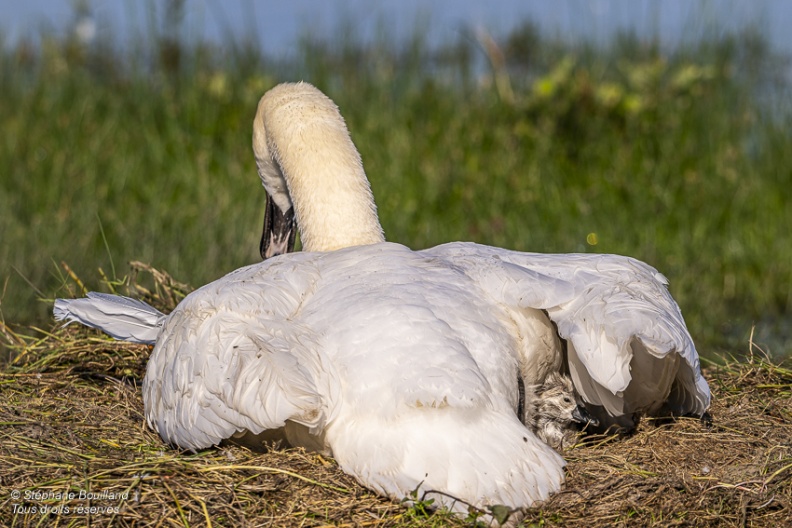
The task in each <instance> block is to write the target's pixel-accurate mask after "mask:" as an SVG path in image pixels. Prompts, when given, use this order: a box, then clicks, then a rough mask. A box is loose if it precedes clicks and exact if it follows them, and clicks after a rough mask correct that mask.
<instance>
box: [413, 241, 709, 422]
mask: <svg viewBox="0 0 792 528" xmlns="http://www.w3.org/2000/svg"><path fill="white" fill-rule="evenodd" d="M426 252H427V253H431V254H433V255H442V256H445V257H446V258H448V259H449V260H450V261H451V262H454V263H455V264H456V265H458V266H461V267H463V268H464V269H465V272H466V273H468V274H469V275H470V276H471V277H472V278H474V280H476V281H477V282H478V283H479V284H480V285H482V287H483V288H484V290H485V291H486V292H487V293H488V294H489V295H491V296H492V297H493V298H494V299H495V300H497V301H498V302H503V303H505V304H507V305H511V306H514V307H515V308H517V309H525V308H531V307H532V308H541V309H543V310H546V312H547V314H548V316H549V317H550V319H552V321H553V322H554V323H555V324H556V326H557V328H558V333H559V335H560V336H561V337H562V338H563V339H566V340H567V356H568V364H569V369H570V374H571V376H572V379H573V381H574V384H575V388H576V390H577V391H578V393H580V394H581V396H582V397H583V399H584V400H585V401H586V402H587V403H588V404H590V405H591V406H594V407H601V408H603V409H604V411H605V415H606V416H604V415H602V414H599V415H598V417H600V418H604V424H607V423H608V422H609V420H608V419H607V417H608V416H610V417H611V418H613V417H619V416H628V417H631V415H632V414H634V413H648V414H659V413H671V414H675V415H685V414H694V415H701V414H702V413H704V412H705V411H706V409H707V407H708V406H709V400H710V393H709V387H708V385H707V382H706V381H705V380H704V378H703V377H702V375H701V367H700V364H699V358H698V354H697V352H696V349H695V346H694V344H693V341H692V339H691V337H690V334H689V333H688V331H687V327H686V326H685V322H684V320H683V318H682V315H681V313H680V311H679V307H678V306H677V304H676V302H674V300H673V298H672V297H671V295H670V294H669V292H668V289H667V287H666V285H667V284H668V281H667V280H666V279H665V277H664V276H663V275H662V274H660V273H659V272H658V271H657V270H655V269H654V268H652V267H651V266H649V265H647V264H645V263H643V262H640V261H638V260H635V259H632V258H628V257H621V256H617V255H587V254H564V255H547V254H534V253H519V252H514V251H507V250H502V249H498V248H491V247H486V246H479V245H476V244H468V243H453V244H446V245H443V246H438V247H437V248H433V249H431V250H426ZM614 421H618V420H610V422H611V423H613V422H614Z"/></svg>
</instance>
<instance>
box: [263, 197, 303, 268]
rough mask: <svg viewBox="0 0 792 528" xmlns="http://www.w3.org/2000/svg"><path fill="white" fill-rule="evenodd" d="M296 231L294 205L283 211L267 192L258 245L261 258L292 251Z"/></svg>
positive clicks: (265, 258)
mask: <svg viewBox="0 0 792 528" xmlns="http://www.w3.org/2000/svg"><path fill="white" fill-rule="evenodd" d="M296 233H297V224H296V222H295V221H294V207H292V208H290V209H289V210H288V211H286V212H285V213H283V212H282V211H281V210H280V208H279V207H278V206H277V205H275V202H274V201H273V200H272V197H271V196H270V195H269V194H268V195H267V205H266V207H265V208H264V230H263V231H262V233H261V244H260V245H259V250H260V251H261V258H262V259H264V260H267V259H268V258H270V257H275V256H278V255H283V254H284V253H291V252H292V251H294V236H295V234H296Z"/></svg>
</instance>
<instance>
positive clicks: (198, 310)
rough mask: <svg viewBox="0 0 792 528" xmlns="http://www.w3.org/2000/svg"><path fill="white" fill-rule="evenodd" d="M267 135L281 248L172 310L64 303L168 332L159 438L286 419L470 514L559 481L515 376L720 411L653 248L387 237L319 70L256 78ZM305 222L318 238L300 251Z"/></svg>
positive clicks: (151, 412)
mask: <svg viewBox="0 0 792 528" xmlns="http://www.w3.org/2000/svg"><path fill="white" fill-rule="evenodd" d="M253 148H254V153H255V158H256V164H257V168H258V173H259V176H260V179H261V181H262V184H263V186H264V188H265V190H266V192H267V196H268V198H267V200H268V201H267V205H266V210H267V212H266V214H265V221H264V230H263V233H262V241H261V248H260V249H261V252H262V256H264V257H266V260H264V261H263V262H260V263H258V264H254V265H250V266H247V267H243V268H241V269H238V270H236V271H233V272H231V273H229V274H228V275H226V276H225V277H223V278H221V279H219V280H217V281H215V282H212V283H210V284H207V285H205V286H203V287H202V288H200V289H198V290H196V291H194V292H192V293H191V294H190V295H188V296H187V297H186V298H185V299H184V300H183V301H182V302H181V303H180V304H179V305H178V306H177V307H176V308H175V309H174V311H173V312H172V313H170V314H169V315H167V316H166V315H164V314H161V313H159V312H158V311H156V310H155V309H153V308H151V307H148V305H145V303H139V301H133V300H129V299H124V298H118V297H116V296H109V295H103V294H92V295H91V296H89V297H87V298H84V299H73V300H65V299H59V300H57V301H56V303H55V308H54V312H55V317H56V319H58V320H66V321H67V322H70V321H79V322H81V323H83V324H87V325H89V326H94V327H97V328H100V329H102V330H105V331H107V332H108V333H110V334H111V335H113V336H115V337H119V338H121V339H127V340H131V341H138V342H148V343H152V344H155V346H154V349H153V351H152V354H151V357H150V359H149V362H148V365H147V369H146V375H145V378H144V381H143V399H144V407H145V416H146V420H147V423H148V425H149V426H150V427H151V428H153V429H154V430H156V431H157V432H158V433H159V434H160V435H161V437H162V438H163V439H164V440H165V441H166V442H169V443H171V444H174V445H176V446H178V447H180V448H183V449H188V450H193V451H195V450H199V449H204V448H208V447H211V446H213V445H216V444H218V443H220V442H221V441H223V440H226V439H229V438H232V437H237V436H241V435H254V436H255V435H267V434H268V433H271V432H275V433H277V434H279V435H282V436H283V437H284V438H286V439H287V440H288V441H289V443H291V444H292V445H295V446H304V447H306V448H308V449H312V450H316V451H320V452H324V453H328V454H332V455H333V456H334V457H335V459H336V461H337V462H338V464H339V466H340V468H341V469H342V470H343V471H345V472H347V473H348V474H350V475H352V476H353V477H355V478H356V479H357V480H358V481H359V482H360V483H361V484H363V485H364V486H366V487H368V488H370V489H372V490H375V491H376V492H378V493H381V494H383V495H386V496H389V497H391V498H393V499H396V500H400V499H403V498H405V497H409V496H416V495H415V493H416V492H417V493H418V494H419V495H418V496H423V497H424V498H433V499H435V500H436V504H438V505H441V506H444V507H446V508H448V509H450V510H452V511H458V512H466V511H467V505H472V506H475V507H478V508H485V507H488V506H493V505H505V506H509V507H512V508H520V507H525V506H530V505H532V504H534V503H535V502H536V501H541V500H544V499H546V498H547V497H548V496H549V495H550V494H551V493H553V492H555V491H558V490H559V489H560V487H561V484H562V482H563V478H564V475H563V467H564V460H563V458H562V457H561V456H560V455H559V454H558V453H557V452H556V451H554V450H553V449H552V448H551V447H550V446H548V445H547V444H546V443H545V442H543V441H542V440H541V439H540V438H539V437H538V436H537V434H536V433H535V432H534V430H533V429H535V427H533V426H531V425H530V424H529V426H526V422H530V416H529V417H528V420H526V417H525V416H519V414H522V413H521V412H520V401H519V400H520V397H519V393H520V390H519V388H520V387H521V386H524V387H537V386H541V385H542V384H543V383H544V382H545V381H546V380H547V378H548V376H551V375H559V374H563V375H565V376H569V378H570V379H571V380H572V383H573V384H574V392H575V394H576V395H577V397H578V398H579V400H580V401H581V403H582V404H583V405H584V406H585V408H586V409H587V410H588V412H590V413H591V414H592V416H593V417H594V418H593V419H592V421H599V422H600V424H601V425H602V426H608V425H614V424H616V425H621V426H626V427H629V426H634V425H635V423H636V420H637V419H638V418H639V417H640V416H641V415H643V414H648V415H667V414H672V415H703V414H704V413H705V412H706V410H707V408H708V406H709V401H710V393H709V387H708V385H707V382H706V380H705V379H704V378H703V376H702V375H701V368H700V364H699V359H698V355H697V353H696V349H695V346H694V344H693V341H692V339H691V337H690V335H689V333H688V331H687V328H686V326H685V323H684V320H683V318H682V315H681V313H680V311H679V308H678V306H677V305H676V303H675V302H674V300H673V298H672V297H671V295H670V294H669V292H668V290H667V284H668V282H667V280H666V279H665V277H664V276H663V275H662V274H660V273H659V272H658V271H657V270H655V269H654V268H652V267H651V266H649V265H647V264H645V263H643V262H640V261H638V260H635V259H632V258H628V257H622V256H616V255H588V254H567V255H544V254H535V253H521V252H515V251H510V250H506V249H501V248H495V247H488V246H483V245H478V244H473V243H463V242H456V243H450V244H444V245H441V246H437V247H434V248H430V249H425V250H422V251H413V250H411V249H409V248H407V247H405V246H403V245H400V244H396V243H392V242H386V241H385V239H384V235H383V231H382V228H381V226H380V224H379V220H378V218H377V212H376V206H375V203H374V199H373V195H372V192H371V188H370V185H369V182H368V180H367V178H366V175H365V172H364V170H363V165H362V162H361V160H360V156H359V154H358V152H357V150H356V149H355V147H354V145H353V143H352V141H351V139H350V136H349V132H348V130H347V128H346V124H345V122H344V120H343V118H342V116H341V114H340V112H339V110H338V108H337V107H336V105H335V104H334V103H333V102H332V101H331V100H330V99H329V98H328V97H327V96H325V95H324V94H323V93H322V92H320V91H319V90H318V89H316V88H315V87H313V86H311V85H310V84H307V83H296V84H282V85H278V86H276V87H275V88H273V89H271V90H270V91H269V92H267V93H266V94H265V95H264V96H263V97H262V99H261V101H260V102H259V105H258V109H257V113H256V117H255V120H254V128H253ZM295 225H296V227H297V228H298V229H299V231H300V236H301V240H302V242H303V251H302V252H299V253H288V252H289V251H290V250H291V248H292V247H293V241H294V228H295ZM559 420H561V418H559Z"/></svg>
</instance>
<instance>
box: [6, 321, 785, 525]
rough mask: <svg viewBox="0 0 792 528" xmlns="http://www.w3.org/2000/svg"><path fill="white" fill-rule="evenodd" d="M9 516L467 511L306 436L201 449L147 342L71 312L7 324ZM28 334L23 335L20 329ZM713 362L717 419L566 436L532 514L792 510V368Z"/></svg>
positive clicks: (369, 520) (699, 514)
mask: <svg viewBox="0 0 792 528" xmlns="http://www.w3.org/2000/svg"><path fill="white" fill-rule="evenodd" d="M0 332H1V333H2V334H3V336H4V340H5V341H6V342H7V343H8V344H9V345H10V347H9V348H10V351H11V361H10V362H9V363H7V364H4V365H2V366H1V367H0V399H2V402H3V404H2V406H0V425H2V430H0V525H3V526H56V525H57V526H83V525H90V526H95V527H96V526H277V527H282V526H312V527H315V526H326V525H327V526H350V527H352V526H355V527H357V526H377V527H379V526H382V527H385V526H467V525H470V524H471V522H470V521H469V520H468V521H464V520H459V519H456V518H452V517H450V516H449V515H447V514H445V513H444V512H435V513H432V512H431V511H430V507H427V506H428V505H425V504H423V503H420V502H419V503H418V504H417V505H416V506H412V507H408V506H407V505H405V504H400V503H396V502H393V501H390V500H387V499H384V498H380V497H378V496H376V495H375V494H374V493H372V492H370V491H368V490H366V489H365V488H363V487H361V486H360V485H358V484H357V483H356V482H355V481H354V480H353V479H351V478H350V477H348V476H347V475H345V474H344V473H343V472H342V471H341V470H340V469H339V468H338V466H337V465H336V463H335V462H334V461H333V460H332V459H330V458H326V457H323V456H320V455H317V454H314V453H307V452H305V451H303V450H300V449H276V450H274V451H271V452H269V453H264V454H262V453H253V452H251V451H248V450H246V449H243V448H240V447H236V446H227V447H220V448H216V449H209V450H206V451H202V452H199V453H197V454H190V453H183V452H179V451H177V450H174V449H173V448H171V447H169V446H167V445H165V444H163V442H162V441H161V439H160V438H159V437H158V435H157V434H156V433H154V432H152V431H151V430H150V429H148V428H147V427H146V425H145V422H144V419H143V402H142V399H141V391H140V383H141V380H142V378H143V375H144V369H145V364H146V360H147V358H148V355H149V352H150V349H149V348H148V347H146V346H143V345H131V344H125V343H119V342H115V341H112V340H110V339H109V338H107V337H105V336H103V335H100V334H99V333H97V332H95V331H93V330H89V329H84V328H78V327H77V326H76V325H72V326H70V327H67V328H55V329H53V330H51V331H43V330H39V329H32V328H31V329H28V331H26V332H22V331H21V330H19V329H12V328H9V327H8V326H5V325H0ZM23 334H24V335H23ZM748 348H749V350H748V355H747V357H745V358H743V359H742V360H740V361H736V360H729V361H723V362H721V364H718V365H715V364H712V365H709V366H708V367H707V368H706V370H705V375H706V377H707V379H708V380H709V382H710V386H711V388H712V392H713V403H712V408H711V414H712V425H711V426H707V425H706V424H704V423H702V422H701V421H700V420H698V419H693V418H690V419H681V420H677V421H675V422H670V423H662V424H661V423H655V422H653V421H650V420H644V421H643V422H642V423H641V425H640V427H639V428H638V430H637V432H636V433H635V434H632V435H630V436H626V437H619V436H611V437H588V438H583V439H582V441H581V443H579V444H578V445H577V446H575V447H574V448H572V449H569V450H567V451H566V452H565V458H566V459H567V461H568V465H567V468H566V471H567V479H566V483H565V485H564V488H563V490H562V491H561V492H560V493H558V494H557V495H555V496H553V497H551V498H550V500H548V501H547V502H546V503H544V504H541V505H537V506H536V507H534V508H531V509H529V510H527V511H526V512H524V513H525V519H524V520H523V524H524V525H525V526H586V527H592V526H595V527H596V526H651V525H656V526H671V525H673V526H678V525H679V526H697V527H698V526H768V527H777V526H792V369H791V368H789V365H786V366H784V365H779V364H775V363H772V362H770V361H768V360H766V359H765V358H764V357H763V356H762V355H761V353H760V351H759V350H757V349H756V347H754V346H753V345H750V344H749V346H748Z"/></svg>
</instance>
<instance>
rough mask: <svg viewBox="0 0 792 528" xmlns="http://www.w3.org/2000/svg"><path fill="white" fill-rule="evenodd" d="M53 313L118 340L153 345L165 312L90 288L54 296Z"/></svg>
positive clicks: (128, 298) (59, 318)
mask: <svg viewBox="0 0 792 528" xmlns="http://www.w3.org/2000/svg"><path fill="white" fill-rule="evenodd" d="M53 314H54V315H55V319H56V320H57V321H63V320H66V324H69V323H72V322H75V321H76V322H78V323H81V324H84V325H85V326H90V327H91V328H96V329H98V330H101V331H102V332H104V333H106V334H107V335H109V336H111V337H113V338H115V339H118V340H119V341H129V342H132V343H144V344H147V345H153V344H154V343H155V342H156V340H157V335H158V334H159V331H160V328H161V327H162V324H163V321H164V320H165V314H163V313H162V312H160V311H159V310H157V309H156V308H153V307H152V306H149V305H148V304H146V303H144V302H142V301H138V300H136V299H132V298H130V297H123V296H121V295H108V294H106V293H98V292H90V293H89V294H88V296H87V297H83V298H81V299H56V300H55V307H54V309H53Z"/></svg>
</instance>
